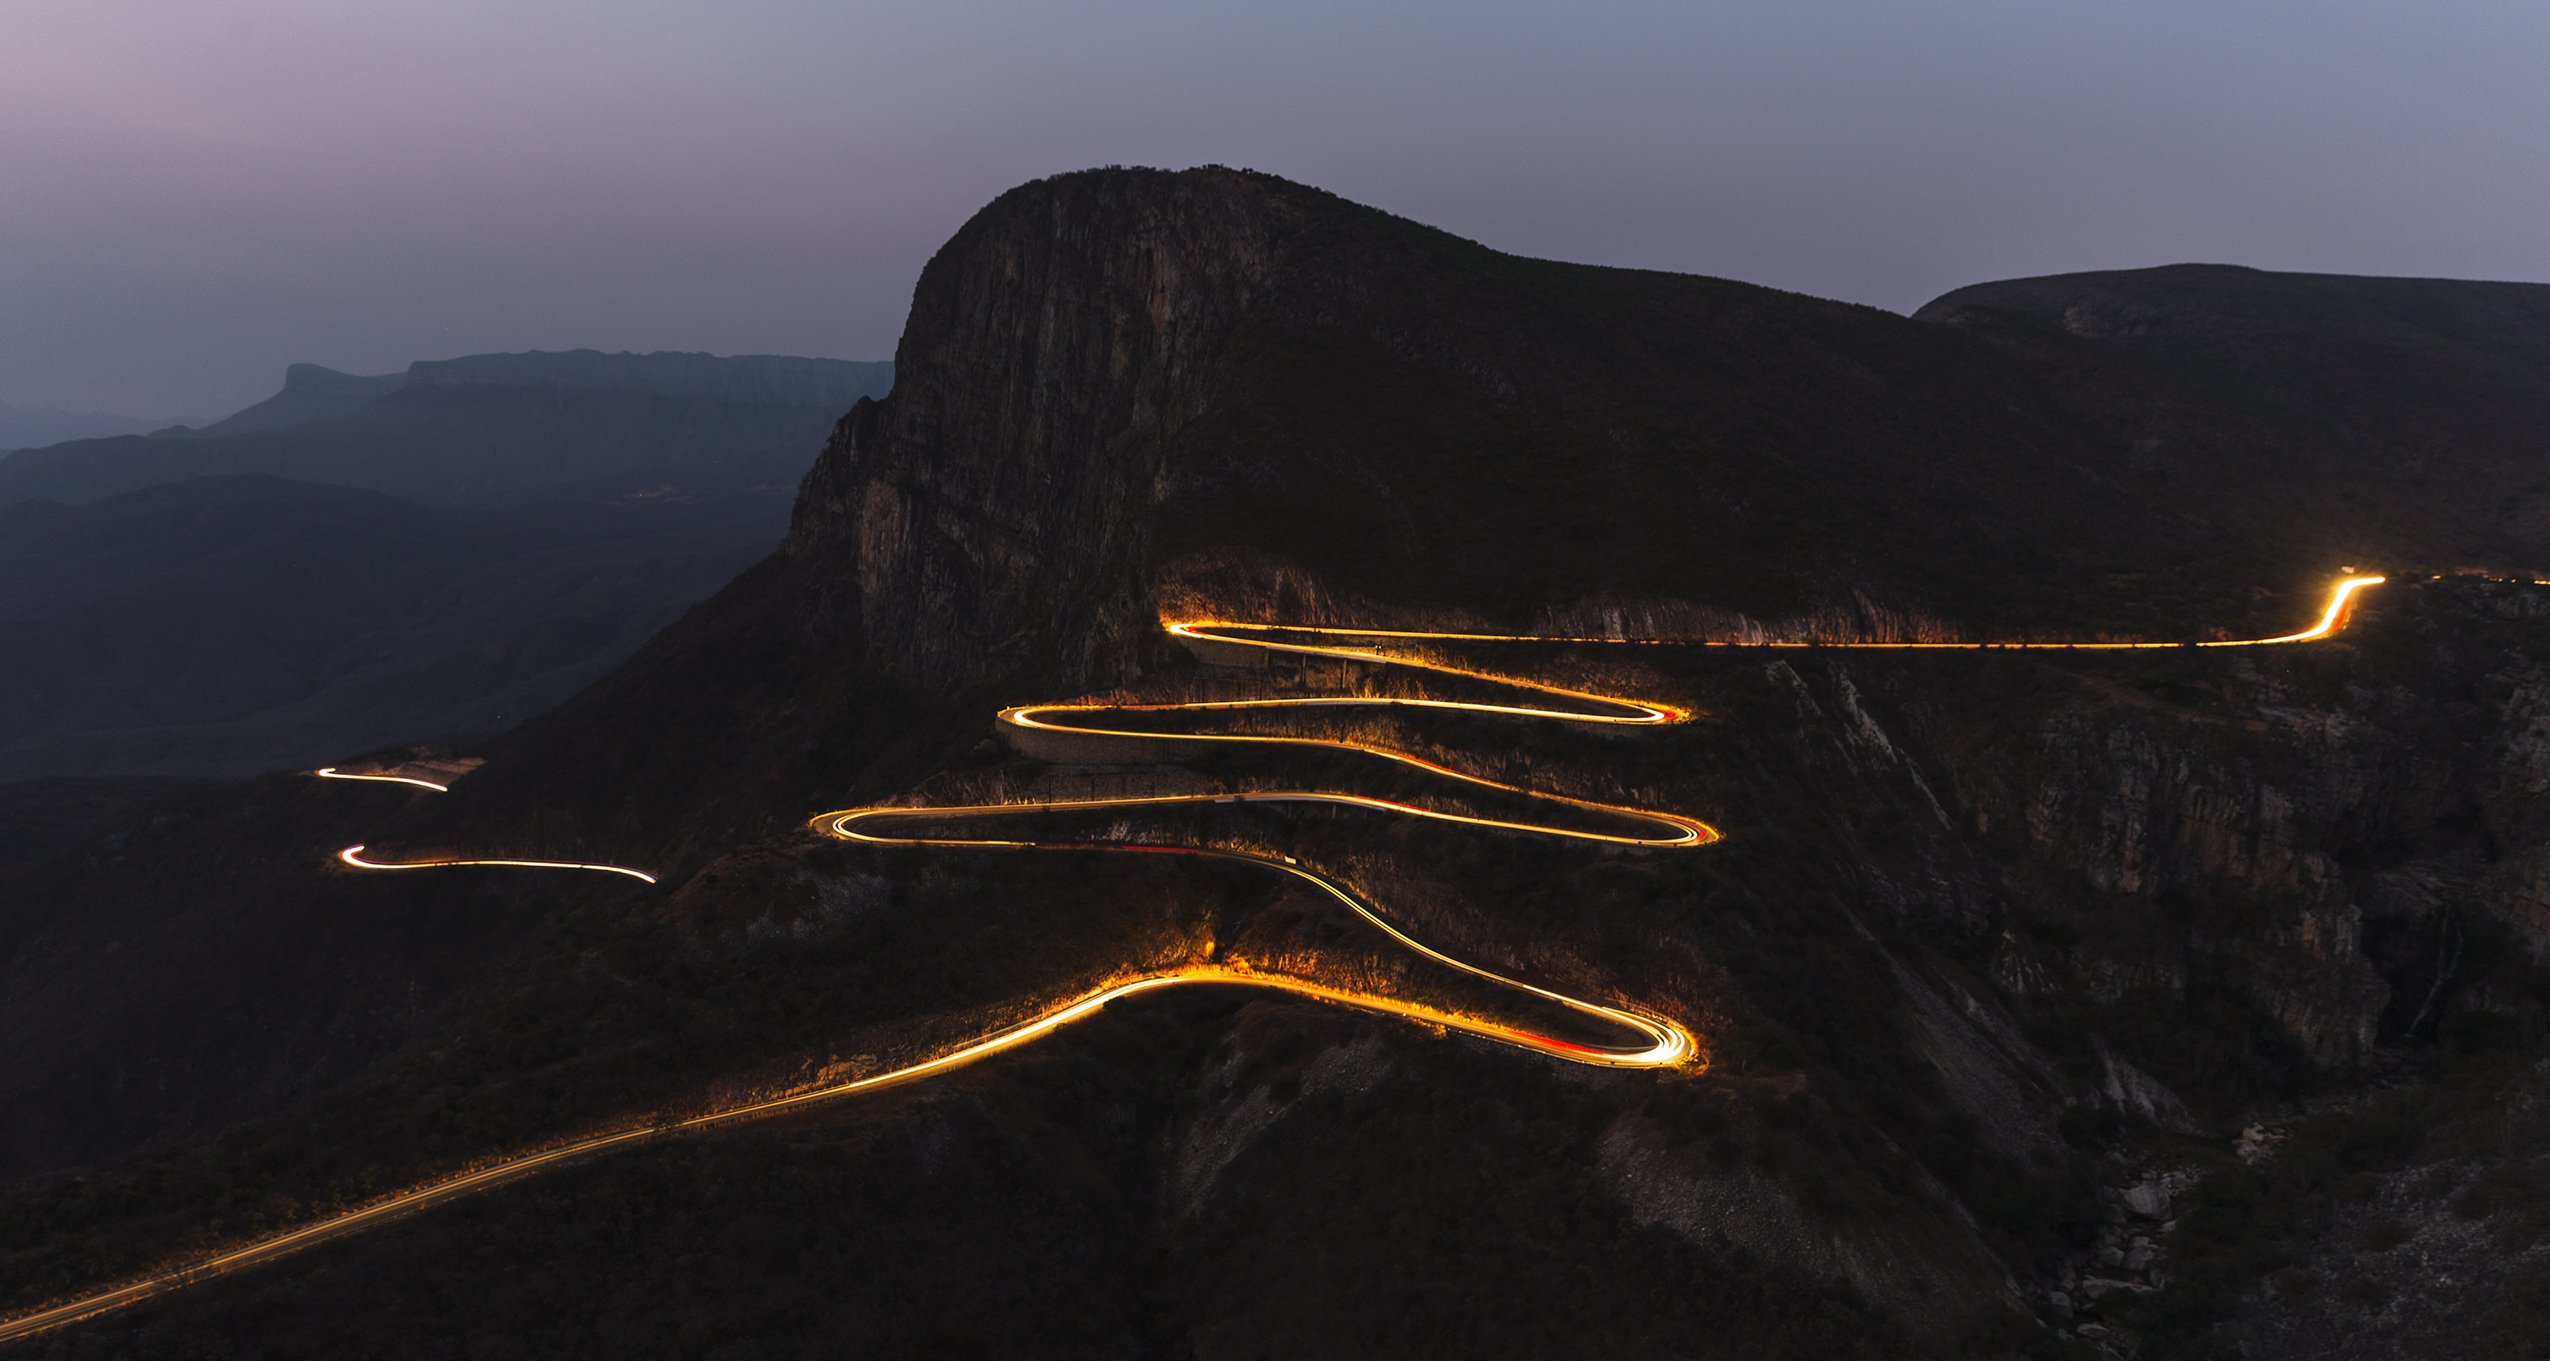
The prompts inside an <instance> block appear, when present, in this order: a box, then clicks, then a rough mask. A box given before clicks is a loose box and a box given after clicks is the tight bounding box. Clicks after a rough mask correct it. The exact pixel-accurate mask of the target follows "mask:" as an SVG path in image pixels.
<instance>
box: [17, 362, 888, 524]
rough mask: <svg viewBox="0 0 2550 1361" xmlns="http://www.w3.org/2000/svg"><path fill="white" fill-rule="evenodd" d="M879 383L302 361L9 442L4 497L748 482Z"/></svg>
mask: <svg viewBox="0 0 2550 1361" xmlns="http://www.w3.org/2000/svg"><path fill="white" fill-rule="evenodd" d="M891 382H892V378H891V369H890V366H888V365H884V364H857V363H851V362H849V361H846V360H828V359H799V358H792V357H788V356H777V355H744V356H737V357H734V358H719V357H716V356H711V355H698V354H653V355H634V354H617V355H609V354H601V353H598V352H595V351H590V350H576V351H569V352H567V353H563V354H544V353H539V352H534V353H530V354H516V355H475V356H469V357H466V358H462V359H454V360H439V361H424V362H419V363H417V364H413V365H410V366H409V368H408V371H407V373H406V374H405V375H403V376H400V377H397V378H395V379H393V378H390V377H357V376H353V375H347V374H339V373H335V372H333V371H331V370H327V369H322V368H319V367H317V366H315V365H296V366H295V367H294V368H293V369H292V370H291V371H290V372H289V373H288V374H287V376H286V379H285V384H284V388H283V390H282V391H281V392H279V393H277V394H276V395H275V396H273V397H271V398H268V399H267V400H265V401H263V402H260V403H258V404H256V405H255V406H252V407H249V408H247V409H246V410H244V411H241V412H239V413H237V414H236V415H233V416H231V417H229V418H226V419H225V420H222V421H219V422H215V423H214V424H213V425H212V426H209V427H207V428H206V429H205V430H203V431H201V432H198V433H196V434H195V435H193V436H189V437H182V438H140V437H127V438H122V439H106V440H80V441H74V442H72V443H68V444H57V445H54V446H52V447H50V448H45V449H33V450H24V451H21V452H19V453H17V454H13V455H11V456H10V457H9V458H8V459H6V460H4V461H0V505H9V504H14V503H16V502H19V501H25V500H32V499H36V498H43V499H47V500H53V501H61V502H65V503H69V504H79V503H83V502H87V501H94V500H97V499H99V498H101V497H105V496H111V495H114V494H115V493H117V492H123V491H132V490H137V489H140V488H143V487H149V486H156V485H159V484H161V483H166V482H175V481H182V480H184V479H187V478H192V477H206V476H215V475H227V474H238V473H262V474H266V475H268V476H274V477H284V478H290V479H293V480H297V481H308V482H326V483H333V484H336V485H341V486H352V487H362V488H366V489H368V490H372V491H379V492H385V493H387V494H389V495H392V496H398V497H403V498H405V499H409V500H416V501H423V502H427V503H429V504H434V505H443V506H452V507H460V508H471V509H494V508H501V507H504V506H508V505H512V504H515V503H518V502H519V501H521V500H522V499H523V498H525V497H528V496H532V495H535V494H538V493H540V492H542V491H543V490H544V489H547V488H551V487H556V486H561V485H566V484H572V483H577V482H581V481H585V480H588V479H593V478H603V477H611V476H616V475H620V474H626V473H633V472H637V471H640V470H648V469H662V468H668V467H671V466H672V465H675V464H696V465H699V466H698V467H695V468H691V469H687V470H686V475H689V476H694V477H696V476H701V475H716V476H719V477H721V478H722V479H723V481H724V482H726V483H727V484H728V485H733V486H747V485H751V484H753V483H756V482H761V481H766V480H769V479H771V478H773V477H793V476H794V475H795V472H796V470H797V466H798V465H799V464H800V463H802V462H803V458H804V455H803V452H802V451H803V450H804V448H805V447H806V446H807V445H808V444H809V443H810V442H812V441H814V440H816V439H818V438H820V436H821V432H822V431H823V430H825V429H826V428H828V427H829V426H830V424H831V423H832V421H833V420H834V419H835V418H836V417H838V416H839V415H840V413H841V411H842V410H844V409H846V408H847V407H848V406H849V404H850V403H851V402H852V401H854V400H856V399H857V398H858V397H860V396H862V395H876V394H879V393H882V392H883V391H884V390H885V389H886V388H887V387H888V386H889V385H890V384H891Z"/></svg>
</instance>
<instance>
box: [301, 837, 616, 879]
mask: <svg viewBox="0 0 2550 1361" xmlns="http://www.w3.org/2000/svg"><path fill="white" fill-rule="evenodd" d="M336 858H337V859H338V860H341V861H343V862H344V863H346V864H348V865H351V866H353V867H354V868H356V869H358V870H447V869H452V868H455V867H457V866H461V865H494V866H498V867H500V868H504V869H517V870H592V871H595V872H596V873H600V874H625V875H627V876H628V877H630V878H632V879H638V880H642V881H644V882H646V883H650V884H652V883H654V882H655V876H654V875H652V874H649V873H647V872H646V871H645V870H633V869H630V868H629V867H627V866H625V865H587V864H583V863H580V862H578V861H573V860H463V859H458V858H453V859H447V860H366V859H364V858H363V847H362V846H361V845H360V844H359V843H358V844H356V845H352V846H348V847H346V848H345V849H344V850H341V851H338V852H337V853H336Z"/></svg>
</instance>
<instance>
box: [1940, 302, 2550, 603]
mask: <svg viewBox="0 0 2550 1361" xmlns="http://www.w3.org/2000/svg"><path fill="white" fill-rule="evenodd" d="M1915 315H1916V316H1917V317H1918V318H1920V319H1921V320H1924V321H1937V322H1944V323H1950V324H1954V325H1959V326H1962V327H1965V328H1967V329H1972V330H1976V331H1979V332H1982V333H1984V334H1989V335H1994V336H1996V337H2000V338H2003V339H2004V340H2005V341H2006V342H2008V343H2012V344H2015V345H2017V346H2019V347H2021V348H2023V349H2025V348H2031V347H2035V346H2043V345H2047V344H2049V343H2050V342H2052V341H2053V340H2054V339H2055V338H2056V337H2060V338H2061V339H2062V340H2067V341H2071V342H2073V343H2074V345H2075V346H2076V347H2077V348H2078V349H2080V350H2084V351H2088V352H2091V353H2094V354H2095V355H2096V356H2097V360H2098V362H2100V363H2102V364H2105V365H2110V366H2114V367H2118V368H2123V369H2128V370H2131V371H2134V372H2138V373H2142V374H2147V375H2150V376H2152V377H2154V378H2157V379H2160V380H2162V381H2164V382H2166V383H2167V384H2169V385H2170V386H2171V387H2172V388H2174V389H2176V390H2178V391H2180V392H2183V393H2186V394H2189V395H2191V396H2194V397H2198V398H2201V399H2202V400H2204V401H2206V402H2209V403H2211V404H2215V405H2217V406H2220V407H2223V408H2227V409H2231V410H2236V411H2239V412H2242V413H2246V414H2251V415H2254V416H2255V417H2257V418H2259V419H2261V420H2263V421H2266V422H2269V423H2272V424H2273V425H2275V426H2276V427H2277V428H2279V429H2282V430H2284V431H2287V432H2290V433H2291V435H2293V436H2294V437H2298V438H2300V439H2303V440H2307V441H2308V442H2309V444H2310V446H2311V447H2312V448H2313V449H2314V450H2315V451H2317V457H2318V459H2320V460H2321V461H2322V462H2323V463H2324V465H2325V467H2324V471H2323V474H2322V475H2323V476H2325V477H2329V478H2333V479H2338V480H2342V481H2343V482H2344V483H2346V489H2347V490H2348V491H2349V492H2350V493H2352V499H2351V500H2350V501H2349V502H2348V504H2349V506H2350V508H2351V510H2352V511H2353V513H2355V514H2359V515H2360V514H2362V513H2364V512H2365V511H2367V510H2369V509H2370V508H2371V507H2373V506H2376V505H2379V504H2381V503H2384V502H2403V503H2407V504H2412V505H2432V506H2440V507H2443V508H2446V509H2448V511H2449V513H2450V515H2451V517H2452V521H2451V522H2452V523H2453V524H2454V525H2455V526H2457V527H2458V528H2460V529H2461V530H2462V531H2463V537H2462V538H2461V539H2460V540H2459V541H2458V542H2456V543H2454V544H2453V545H2452V546H2453V547H2455V548H2457V549H2459V550H2460V551H2462V552H2464V553H2466V554H2468V555H2470V556H2469V558H2468V559H2467V560H2468V561H2470V562H2473V563H2486V562H2489V561H2490V559H2489V557H2488V556H2487V555H2490V554H2498V555H2504V554H2514V555H2517V560H2518V561H2519V562H2522V563H2538V562H2540V561H2541V560H2542V559H2543V557H2544V546H2545V544H2550V468H2545V465H2544V453H2545V450H2550V284H2520V283H2478V282H2470V281H2465V280H2458V279H2367V278H2355V277H2350V276H2345V275H2328V274H2271V273H2267V272H2265V271H2262V270H2254V269H2242V268H2238V267H2235V266H2229V265H2172V266H2169V267H2167V268H2162V269H2141V270H2119V271H2115V272H2110V273H2097V274H2068V275H2057V276H2053V277H2050V278H2042V279H2012V280H2008V281H2005V282H2000V283H1988V284H1975V285H1972V286H1970V287H1967V288H1961V289H1958V290H1956V291H1955V292H1953V293H1950V294H1947V295H1946V296H1944V297H1942V298H1940V299H1939V300H1937V301H1935V302H1933V303H1931V304H1929V305H1928V306H1926V307H1924V308H1922V309H1921V310H1920V311H1919V312H1918V313H1916V314H1915ZM2451 560H2452V561H2455V562H2460V561H2463V560H2464V559H2451ZM2498 565H2503V564H2502V562H2500V563H2499V564H2498Z"/></svg>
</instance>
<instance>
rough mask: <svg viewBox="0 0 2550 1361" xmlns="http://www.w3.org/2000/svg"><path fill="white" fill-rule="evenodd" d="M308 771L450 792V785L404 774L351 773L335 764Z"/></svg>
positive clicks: (330, 777) (332, 777) (323, 776)
mask: <svg viewBox="0 0 2550 1361" xmlns="http://www.w3.org/2000/svg"><path fill="white" fill-rule="evenodd" d="M310 773H311V774H313V775H316V776H318V777H319V778H320V779H322V780H377V781H379V782H380V783H382V784H412V785H414V786H416V787H417V788H419V789H430V790H433V791H434V792H435V793H437V794H448V793H450V792H452V787H451V786H450V785H447V784H436V783H434V782H433V781H432V780H418V779H412V778H410V777H408V776H405V775H351V774H348V773H346V772H345V771H342V770H339V769H337V768H336V767H335V766H321V767H319V768H318V769H317V770H314V771H311V772H310Z"/></svg>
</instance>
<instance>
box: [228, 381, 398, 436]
mask: <svg viewBox="0 0 2550 1361" xmlns="http://www.w3.org/2000/svg"><path fill="white" fill-rule="evenodd" d="M406 385H407V375H406V374H404V373H381V374H369V375H367V374H356V373H339V372H337V371H336V370H334V369H331V368H327V367H325V366H323V365H319V364H293V365H290V366H289V367H287V368H285V369H284V371H283V390H282V391H281V392H278V393H276V394H275V395H273V396H271V397H268V398H267V399H265V400H264V401H262V402H257V403H255V404H253V405H250V406H246V407H242V408H240V409H239V410H237V411H234V412H232V413H230V414H229V415H227V416H224V417H222V418H221V419H220V420H217V421H214V422H213V423H212V424H210V425H207V426H204V427H203V428H202V429H199V430H197V431H195V433H196V434H198V435H238V434H245V433H248V432H250V431H256V430H275V429H280V428H281V427H284V426H287V425H299V424H301V423H302V422H304V421H315V420H325V419H327V418H328V417H331V416H342V415H345V414H347V413H349V412H351V411H353V410H354V409H355V408H357V407H359V406H361V405H363V404H364V403H365V402H368V401H370V400H372V399H373V398H375V397H381V396H386V395H388V394H390V393H393V392H396V391H398V390H399V389H400V388H402V387H405V386H406Z"/></svg>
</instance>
